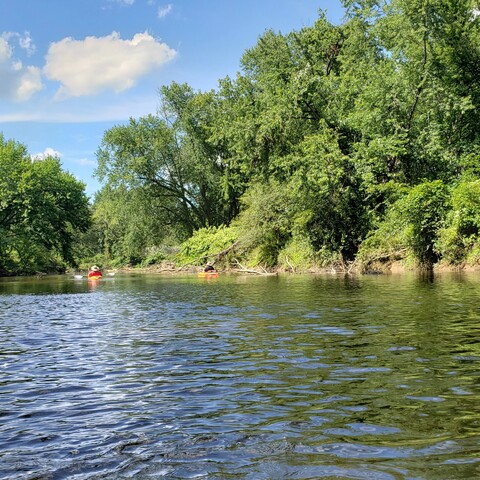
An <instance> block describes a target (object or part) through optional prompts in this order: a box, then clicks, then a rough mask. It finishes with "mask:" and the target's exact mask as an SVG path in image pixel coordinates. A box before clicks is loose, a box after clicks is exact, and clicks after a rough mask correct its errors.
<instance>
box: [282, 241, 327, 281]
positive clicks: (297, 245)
mask: <svg viewBox="0 0 480 480" xmlns="http://www.w3.org/2000/svg"><path fill="white" fill-rule="evenodd" d="M317 258H318V256H316V255H315V252H314V251H313V248H312V245H311V243H310V242H309V241H308V239H307V238H305V237H301V236H300V237H295V236H293V237H292V238H291V239H290V240H289V241H288V242H287V244H286V245H285V247H283V248H282V249H281V250H280V252H279V253H278V258H277V264H278V267H279V268H281V269H283V270H285V271H290V272H293V273H295V272H303V271H307V270H308V269H309V268H311V267H312V266H313V265H315V263H316V260H317Z"/></svg>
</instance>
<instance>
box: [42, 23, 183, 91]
mask: <svg viewBox="0 0 480 480" xmlns="http://www.w3.org/2000/svg"><path fill="white" fill-rule="evenodd" d="M176 54H177V52H176V51H175V50H174V49H172V48H170V47H169V46H168V45H167V44H165V43H161V42H159V41H158V40H156V39H155V38H154V37H152V36H151V35H150V34H149V33H147V32H145V33H137V34H136V35H134V36H133V38H132V39H131V40H122V39H121V38H120V35H119V34H118V33H116V32H112V33H111V34H110V35H107V36H105V37H86V38H85V39H84V40H74V39H72V38H70V37H68V38H64V39H63V40H60V41H59V42H56V43H52V44H51V45H50V48H49V50H48V53H47V57H46V64H45V67H44V69H43V71H44V73H45V75H46V76H47V77H48V78H49V79H50V80H56V81H58V82H60V83H61V87H60V89H59V90H58V92H57V98H66V97H80V96H85V95H95V94H96V93H98V92H100V91H103V90H110V89H111V90H114V91H115V92H121V91H123V90H127V89H129V88H132V87H133V86H134V85H135V84H136V83H137V82H138V80H139V79H140V78H141V77H143V76H145V75H147V74H148V73H150V72H151V71H152V70H154V69H156V68H159V67H161V66H162V65H164V64H165V63H167V62H168V61H170V60H172V59H173V58H174V57H175V55H176Z"/></svg>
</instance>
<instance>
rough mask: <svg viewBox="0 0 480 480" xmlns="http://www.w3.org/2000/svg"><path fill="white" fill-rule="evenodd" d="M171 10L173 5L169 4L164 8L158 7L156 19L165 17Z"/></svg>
mask: <svg viewBox="0 0 480 480" xmlns="http://www.w3.org/2000/svg"><path fill="white" fill-rule="evenodd" d="M172 10H173V5H172V4H171V3H169V4H168V5H166V6H165V7H159V9H158V18H163V17H166V16H167V15H168V14H169V13H170V12H171V11H172Z"/></svg>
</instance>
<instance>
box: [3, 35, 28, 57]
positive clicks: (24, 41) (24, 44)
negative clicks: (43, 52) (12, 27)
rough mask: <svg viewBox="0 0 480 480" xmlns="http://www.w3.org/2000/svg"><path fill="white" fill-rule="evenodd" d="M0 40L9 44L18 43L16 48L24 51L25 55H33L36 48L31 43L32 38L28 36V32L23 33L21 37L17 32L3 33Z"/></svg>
mask: <svg viewBox="0 0 480 480" xmlns="http://www.w3.org/2000/svg"><path fill="white" fill-rule="evenodd" d="M2 38H3V39H4V40H5V41H6V42H11V41H13V40H16V41H17V42H18V46H19V47H20V48H21V49H23V50H25V51H26V53H27V55H28V56H30V55H33V54H34V53H35V50H36V46H35V44H34V43H33V40H32V37H31V36H30V32H24V33H23V35H22V34H20V33H18V32H3V33H2Z"/></svg>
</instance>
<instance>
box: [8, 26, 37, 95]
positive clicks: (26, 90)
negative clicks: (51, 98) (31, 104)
mask: <svg viewBox="0 0 480 480" xmlns="http://www.w3.org/2000/svg"><path fill="white" fill-rule="evenodd" d="M12 35H13V34H9V33H7V34H3V35H2V37H0V78H1V79H2V81H1V83H0V99H4V100H14V101H19V102H24V101H27V100H29V99H30V98H31V97H32V95H34V94H35V93H36V92H38V91H40V90H41V89H42V88H43V84H42V77H41V71H40V69H39V68H37V67H33V66H27V67H25V66H23V64H22V62H21V61H19V60H14V59H13V58H12V57H13V49H12V47H11V45H10V44H9V43H8V38H11V37H12ZM25 45H28V42H27V43H25ZM24 48H25V47H24Z"/></svg>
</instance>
